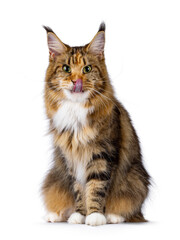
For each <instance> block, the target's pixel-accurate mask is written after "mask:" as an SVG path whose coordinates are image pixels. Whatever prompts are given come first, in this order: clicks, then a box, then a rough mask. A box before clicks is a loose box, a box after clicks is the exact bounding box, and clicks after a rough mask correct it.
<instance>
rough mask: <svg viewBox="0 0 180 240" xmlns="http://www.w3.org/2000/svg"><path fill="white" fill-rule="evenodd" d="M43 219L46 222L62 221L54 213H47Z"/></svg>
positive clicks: (60, 217)
mask: <svg viewBox="0 0 180 240" xmlns="http://www.w3.org/2000/svg"><path fill="white" fill-rule="evenodd" d="M44 218H45V220H46V221H47V222H61V221H62V216H61V215H58V214H57V213H55V212H49V213H48V214H47V215H46V216H45V217H44Z"/></svg>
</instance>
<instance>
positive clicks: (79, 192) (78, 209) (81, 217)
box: [68, 181, 86, 224]
mask: <svg viewBox="0 0 180 240" xmlns="http://www.w3.org/2000/svg"><path fill="white" fill-rule="evenodd" d="M73 192H74V199H75V212H74V213H72V214H71V216H70V217H69V219H68V223H72V224H82V223H85V215H86V210H85V201H84V191H83V186H82V185H81V184H80V183H79V182H77V181H75V182H74V185H73Z"/></svg>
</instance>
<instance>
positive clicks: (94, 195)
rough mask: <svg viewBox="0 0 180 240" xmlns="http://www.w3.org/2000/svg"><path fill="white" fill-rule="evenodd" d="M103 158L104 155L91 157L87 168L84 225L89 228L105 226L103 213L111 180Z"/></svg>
mask: <svg viewBox="0 0 180 240" xmlns="http://www.w3.org/2000/svg"><path fill="white" fill-rule="evenodd" d="M103 156H104V154H98V155H93V159H92V161H91V162H90V163H89V165H88V167H87V180H86V211H87V216H86V221H85V223H86V224H88V225H91V226H98V225H103V224H106V218H105V216H104V211H105V202H106V195H107V191H108V188H109V185H110V180H111V168H110V166H109V164H108V162H107V159H106V158H104V157H103Z"/></svg>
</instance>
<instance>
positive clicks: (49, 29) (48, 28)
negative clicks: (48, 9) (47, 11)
mask: <svg viewBox="0 0 180 240" xmlns="http://www.w3.org/2000/svg"><path fill="white" fill-rule="evenodd" d="M43 28H44V29H45V30H46V32H47V33H49V32H52V33H54V32H53V30H52V29H51V28H50V27H48V26H44V25H43Z"/></svg>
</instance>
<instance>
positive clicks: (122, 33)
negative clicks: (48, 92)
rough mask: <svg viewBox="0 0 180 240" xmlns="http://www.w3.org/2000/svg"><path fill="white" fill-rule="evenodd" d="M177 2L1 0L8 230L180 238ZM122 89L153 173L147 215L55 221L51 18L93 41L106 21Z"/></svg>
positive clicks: (1, 207)
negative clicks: (49, 186)
mask: <svg viewBox="0 0 180 240" xmlns="http://www.w3.org/2000/svg"><path fill="white" fill-rule="evenodd" d="M179 3H180V2H179V1H173V0H171V1H170V0H169V1H166V0H163V1H160V0H151V1H146V0H141V1H140V0H137V1H135V0H132V1H130V0H124V1H121V0H118V1H115V0H114V1H113V0H111V1H105V0H103V1H102V0H95V1H94V0H89V1H82V0H75V1H73V0H69V1H65V0H64V1H62V0H59V1H53V0H51V1H45V0H44V1H42V0H41V1H33V0H31V1H1V6H0V22H1V27H0V35H1V37H0V61H1V63H0V69H1V70H0V113H1V115H0V116H1V117H0V121H1V124H0V141H1V143H0V146H1V148H0V221H1V223H0V229H1V230H0V234H1V235H2V236H1V239H15V238H17V239H43V240H45V239H64V238H67V239H84V238H85V239H92V238H93V239H99V238H100V239H101V238H102V239H103V238H107V239H109V238H110V239H113V238H114V239H115V238H118V239H132V238H133V239H159V238H161V239H162V238H164V237H168V238H171V239H179V237H180V234H179V230H178V227H179V224H180V222H179V219H180V218H179V214H180V206H179V205H180V194H179V189H180V188H179V183H180V174H179V167H180V163H179V161H180V153H179V147H180V146H179V136H180V111H179V103H180V94H179V92H180V84H179V82H180V4H179ZM102 20H104V21H105V22H106V25H107V31H106V50H105V54H106V63H107V67H108V70H109V74H110V76H111V79H112V82H113V85H114V88H115V90H116V95H117V97H118V99H119V100H120V101H121V102H122V103H123V104H124V105H125V107H126V108H127V110H128V111H129V112H130V115H131V117H132V119H133V123H134V125H135V128H136V129H137V132H138V135H139V137H140V140H141V145H142V151H143V155H144V161H145V166H146V168H147V169H148V171H149V173H150V174H151V176H152V178H153V185H152V188H151V194H150V196H149V199H148V200H147V201H146V204H145V207H144V212H145V216H146V218H147V219H149V220H150V222H149V223H147V224H120V225H106V226H100V227H89V226H85V225H68V224H67V223H56V224H48V223H45V222H44V221H43V215H44V213H45V212H44V208H43V204H42V199H41V198H40V192H39V189H40V186H41V182H42V180H43V177H44V175H45V173H46V171H47V170H48V168H49V166H50V162H51V144H50V142H51V141H50V137H49V136H46V135H45V134H46V131H47V125H48V121H47V120H46V117H45V111H44V104H43V87H44V83H43V80H44V77H45V71H46V68H47V65H48V48H47V43H46V33H45V30H44V29H43V28H42V25H48V26H50V27H51V28H52V29H53V30H54V31H55V32H56V33H57V35H58V36H59V37H60V38H61V40H62V41H64V42H65V43H67V44H69V45H72V46H73V45H82V44H86V43H88V42H89V41H90V40H91V39H92V38H93V36H94V35H95V33H96V31H97V30H98V27H99V24H100V22H101V21H102Z"/></svg>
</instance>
